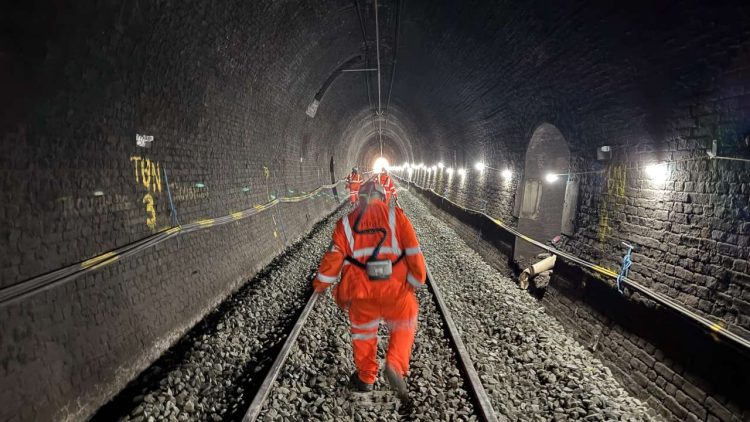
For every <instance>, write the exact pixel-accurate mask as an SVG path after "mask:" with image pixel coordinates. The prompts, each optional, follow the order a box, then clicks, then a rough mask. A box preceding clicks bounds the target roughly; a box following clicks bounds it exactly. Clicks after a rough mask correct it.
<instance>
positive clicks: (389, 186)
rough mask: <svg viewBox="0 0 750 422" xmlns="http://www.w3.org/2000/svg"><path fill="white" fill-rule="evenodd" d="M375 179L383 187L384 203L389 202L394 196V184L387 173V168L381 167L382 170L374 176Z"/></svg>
mask: <svg viewBox="0 0 750 422" xmlns="http://www.w3.org/2000/svg"><path fill="white" fill-rule="evenodd" d="M375 181H376V182H377V183H378V184H380V186H382V187H383V189H385V203H386V204H390V203H391V198H394V199H395V198H396V186H395V185H394V184H393V180H392V179H391V176H389V175H388V170H386V169H385V168H383V170H381V171H380V173H379V174H377V175H376V176H375Z"/></svg>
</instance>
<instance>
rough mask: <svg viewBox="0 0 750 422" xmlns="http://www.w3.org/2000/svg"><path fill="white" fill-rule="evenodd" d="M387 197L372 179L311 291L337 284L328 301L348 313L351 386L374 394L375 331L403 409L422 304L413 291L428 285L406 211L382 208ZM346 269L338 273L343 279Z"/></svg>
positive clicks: (337, 233) (339, 229)
mask: <svg viewBox="0 0 750 422" xmlns="http://www.w3.org/2000/svg"><path fill="white" fill-rule="evenodd" d="M385 197H386V191H385V190H384V189H383V187H382V186H381V185H379V184H377V183H375V182H374V181H373V180H370V181H368V182H366V183H365V184H364V185H363V186H362V189H361V190H360V199H359V206H358V207H357V209H355V210H354V211H352V212H351V213H350V214H349V215H347V216H345V217H343V218H341V220H339V221H338V222H336V228H335V229H334V232H333V242H332V243H331V246H330V247H329V249H328V251H326V253H325V255H323V259H322V261H321V263H320V267H319V268H318V274H317V275H316V277H315V280H313V286H314V287H315V291H316V292H323V291H325V290H326V289H327V288H328V287H330V286H332V285H333V284H335V283H336V281H337V279H338V276H339V273H341V282H340V283H338V284H337V285H336V287H334V289H333V297H334V299H335V301H336V303H337V304H338V305H339V307H341V309H343V310H345V311H348V312H349V320H350V322H351V333H352V345H353V349H354V363H355V365H356V366H357V371H356V372H354V373H353V374H352V376H351V380H350V381H351V387H352V388H353V389H355V390H357V391H363V392H366V391H371V390H372V385H373V384H374V383H375V380H376V379H377V376H378V361H377V350H378V327H379V325H380V323H381V321H382V322H384V323H385V324H386V325H387V326H388V331H389V333H390V341H389V342H388V351H387V352H386V365H385V371H384V375H385V378H386V379H387V380H388V383H389V384H390V385H391V388H392V389H393V390H394V391H395V392H396V393H397V395H398V396H399V398H400V399H401V400H402V402H404V403H407V402H408V401H409V395H408V390H407V388H406V382H405V381H404V378H405V377H406V374H407V371H408V370H409V360H410V359H411V350H412V346H413V345H414V335H415V333H416V329H417V313H418V311H419V305H418V304H417V299H416V295H415V293H414V292H415V290H416V289H419V288H421V287H422V286H423V285H424V283H425V279H426V269H425V262H424V256H423V255H422V250H421V248H420V246H419V242H418V241H417V235H416V233H415V232H414V227H412V224H411V222H410V221H409V219H408V218H406V215H405V214H404V212H403V210H401V209H400V208H396V207H393V206H388V205H386V203H385ZM342 269H343V272H342Z"/></svg>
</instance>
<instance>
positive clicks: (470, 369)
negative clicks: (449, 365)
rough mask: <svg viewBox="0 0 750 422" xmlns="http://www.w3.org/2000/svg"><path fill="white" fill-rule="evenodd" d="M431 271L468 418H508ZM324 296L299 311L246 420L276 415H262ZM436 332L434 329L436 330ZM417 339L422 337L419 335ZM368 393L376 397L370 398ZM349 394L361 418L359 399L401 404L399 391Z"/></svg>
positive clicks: (431, 294) (434, 301)
mask: <svg viewBox="0 0 750 422" xmlns="http://www.w3.org/2000/svg"><path fill="white" fill-rule="evenodd" d="M427 273H428V281H427V284H428V291H429V297H430V298H431V302H432V304H433V305H434V306H435V308H436V310H437V313H438V314H439V317H440V320H441V321H442V324H440V325H441V326H442V327H443V332H442V335H443V336H444V339H445V340H446V342H447V343H448V344H449V346H450V348H451V349H452V352H453V356H454V359H455V364H456V366H457V367H458V370H459V372H460V374H461V376H462V378H463V383H460V382H459V384H458V385H456V384H455V383H453V384H452V385H453V386H454V387H455V388H463V389H464V390H466V391H467V393H468V396H469V397H470V401H471V408H472V409H473V412H472V413H473V415H472V416H468V417H466V419H467V420H480V421H490V422H494V421H498V420H506V419H505V418H504V417H502V416H499V415H497V413H496V412H495V410H494V409H493V408H492V404H491V401H490V398H489V396H488V395H487V393H486V392H485V389H484V387H483V385H482V382H481V380H480V378H479V375H478V374H477V372H476V370H475V368H474V364H473V363H472V361H471V358H470V356H469V353H468V351H467V349H466V347H465V346H464V343H463V341H462V339H461V335H460V333H459V330H458V328H457V326H456V324H455V323H454V322H453V319H452V317H451V315H450V311H449V310H448V307H447V306H446V304H445V301H444V300H443V297H442V295H441V294H440V290H439V288H438V286H437V283H435V282H434V278H433V276H432V274H431V273H430V271H429V268H428V270H427ZM324 299H325V296H323V295H321V294H319V293H312V294H311V295H310V297H309V299H308V301H307V303H306V305H305V307H304V309H303V310H302V312H301V313H300V314H299V317H298V319H297V321H296V323H295V324H294V326H293V328H292V330H291V332H290V333H289V335H288V337H287V338H286V341H285V342H284V344H283V346H282V347H281V349H280V350H279V353H278V354H277V355H276V357H275V359H274V362H273V364H272V366H271V368H270V369H269V371H268V373H267V375H266V377H265V379H264V380H263V382H262V383H261V385H260V387H259V389H258V390H257V392H256V393H255V396H254V398H253V400H252V402H251V403H250V406H249V407H248V409H247V412H246V413H245V415H244V417H243V419H242V420H243V422H253V421H256V420H261V419H272V418H271V417H268V415H267V414H266V417H265V418H263V417H262V415H263V414H264V410H267V409H268V404H269V399H270V398H271V395H272V394H271V392H272V391H273V390H274V389H275V388H277V382H278V380H279V378H280V375H281V373H282V372H283V371H284V368H285V364H286V362H287V359H288V358H289V356H290V353H291V352H292V350H293V349H294V347H295V344H296V342H297V340H298V338H299V336H300V334H301V333H302V332H303V330H304V327H305V325H306V323H307V322H308V320H309V318H310V315H311V314H313V310H314V309H315V308H316V304H318V305H321V303H322V302H323V300H324ZM421 299H422V300H424V296H422V298H421ZM420 329H422V327H421V326H420V328H418V330H420ZM432 332H433V333H434V332H435V331H434V330H433V331H432ZM418 335H419V332H418ZM417 341H419V338H418V340H417ZM381 343H382V342H381ZM415 366H416V364H415ZM407 381H408V380H407ZM332 387H333V386H329V391H330V390H332V389H333V388H332ZM285 391H286V390H285ZM368 395H369V396H372V397H370V398H367V396H368ZM349 397H350V398H351V401H352V403H350V404H351V405H352V410H351V412H352V413H351V414H350V416H352V419H358V418H357V417H356V413H357V409H356V407H357V405H358V403H367V404H372V402H373V401H380V402H383V403H385V404H391V405H394V406H395V405H397V400H398V399H396V397H395V395H392V394H389V393H384V392H383V391H373V392H372V393H354V394H350V395H349ZM417 406H418V405H417ZM402 410H403V409H402ZM408 411H409V412H411V413H412V415H413V414H414V413H415V412H416V413H419V412H420V409H409V410H408ZM266 413H267V412H266ZM401 415H402V416H408V415H406V414H404V413H401ZM305 416H307V415H305ZM362 419H364V418H362Z"/></svg>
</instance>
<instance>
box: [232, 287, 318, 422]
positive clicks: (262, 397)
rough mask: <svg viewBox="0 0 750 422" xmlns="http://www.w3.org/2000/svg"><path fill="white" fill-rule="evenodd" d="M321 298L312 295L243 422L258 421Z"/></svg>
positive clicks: (316, 294)
mask: <svg viewBox="0 0 750 422" xmlns="http://www.w3.org/2000/svg"><path fill="white" fill-rule="evenodd" d="M319 296H320V293H316V292H313V294H312V295H310V298H309V299H308V300H307V304H306V305H305V308H304V309H302V313H301V314H300V316H299V318H297V322H295V323H294V327H293V328H292V331H291V332H290V333H289V336H288V337H287V338H286V340H285V341H284V345H283V346H282V347H281V351H279V354H278V355H276V359H274V361H273V365H271V369H269V371H268V374H266V377H265V378H264V379H263V383H262V384H261V385H260V388H259V389H258V391H257V392H256V393H255V397H254V398H253V401H252V402H251V403H250V407H249V408H248V409H247V412H245V416H244V417H243V418H242V422H254V421H255V420H256V419H258V416H259V415H260V411H261V410H262V409H263V404H264V403H265V402H266V399H267V398H268V395H269V394H271V389H272V387H273V383H274V382H276V378H278V377H279V373H281V368H283V367H284V363H285V362H286V359H287V357H289V352H291V350H292V346H294V343H295V342H296V341H297V337H299V333H300V332H302V327H303V326H304V325H305V321H307V317H308V316H310V313H311V312H312V309H313V308H314V307H315V302H317V300H318V297H319Z"/></svg>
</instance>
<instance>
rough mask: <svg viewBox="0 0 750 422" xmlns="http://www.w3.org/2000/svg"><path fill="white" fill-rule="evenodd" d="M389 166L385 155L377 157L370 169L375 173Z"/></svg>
mask: <svg viewBox="0 0 750 422" xmlns="http://www.w3.org/2000/svg"><path fill="white" fill-rule="evenodd" d="M389 167H390V166H389V164H388V160H387V159H386V158H385V157H378V158H377V159H376V160H375V163H373V165H372V169H373V171H375V172H376V173H380V172H381V171H383V169H388V168H389Z"/></svg>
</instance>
